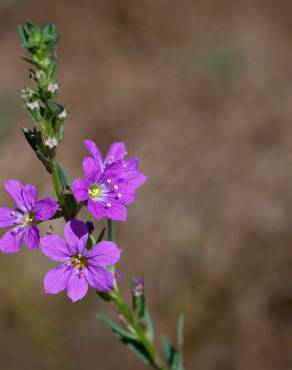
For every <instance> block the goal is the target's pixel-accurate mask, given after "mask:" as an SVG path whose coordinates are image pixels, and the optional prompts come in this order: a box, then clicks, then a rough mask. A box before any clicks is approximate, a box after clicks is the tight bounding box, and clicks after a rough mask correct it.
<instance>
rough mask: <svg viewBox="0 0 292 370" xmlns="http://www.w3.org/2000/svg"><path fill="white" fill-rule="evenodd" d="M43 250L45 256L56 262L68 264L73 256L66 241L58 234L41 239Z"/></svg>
mask: <svg viewBox="0 0 292 370" xmlns="http://www.w3.org/2000/svg"><path fill="white" fill-rule="evenodd" d="M41 250H42V251H43V253H44V255H46V256H47V257H49V258H50V259H51V260H54V261H61V262H66V261H68V260H69V259H70V256H71V255H72V254H71V251H70V250H69V249H68V246H67V243H66V241H65V240H64V239H62V238H60V237H59V236H58V235H56V234H50V235H46V236H44V237H43V238H41Z"/></svg>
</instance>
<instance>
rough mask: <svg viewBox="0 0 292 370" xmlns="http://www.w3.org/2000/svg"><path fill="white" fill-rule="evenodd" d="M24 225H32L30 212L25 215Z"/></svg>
mask: <svg viewBox="0 0 292 370" xmlns="http://www.w3.org/2000/svg"><path fill="white" fill-rule="evenodd" d="M24 218H25V224H33V223H34V214H33V213H32V212H30V213H25V215H24Z"/></svg>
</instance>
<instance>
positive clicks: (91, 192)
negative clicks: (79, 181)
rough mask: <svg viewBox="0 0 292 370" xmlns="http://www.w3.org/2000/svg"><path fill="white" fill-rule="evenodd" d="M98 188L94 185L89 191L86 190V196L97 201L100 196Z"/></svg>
mask: <svg viewBox="0 0 292 370" xmlns="http://www.w3.org/2000/svg"><path fill="white" fill-rule="evenodd" d="M100 191H101V189H100V187H99V186H98V185H96V184H94V185H91V186H90V188H89V190H88V195H89V197H90V198H91V199H97V198H98V197H99V195H100Z"/></svg>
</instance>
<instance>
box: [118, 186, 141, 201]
mask: <svg viewBox="0 0 292 370" xmlns="http://www.w3.org/2000/svg"><path fill="white" fill-rule="evenodd" d="M116 185H117V184H116ZM114 197H115V200H116V201H118V202H120V203H122V204H131V203H133V202H134V200H135V198H136V193H135V189H134V188H133V187H130V186H128V185H125V184H123V183H120V184H119V185H118V188H117V190H116V192H115V195H114Z"/></svg>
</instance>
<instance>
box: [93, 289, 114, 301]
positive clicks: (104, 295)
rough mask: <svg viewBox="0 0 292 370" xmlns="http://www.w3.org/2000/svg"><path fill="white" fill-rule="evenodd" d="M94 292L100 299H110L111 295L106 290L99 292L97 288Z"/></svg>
mask: <svg viewBox="0 0 292 370" xmlns="http://www.w3.org/2000/svg"><path fill="white" fill-rule="evenodd" d="M96 293H97V294H98V295H99V296H100V298H101V299H103V300H104V301H107V302H109V301H111V300H112V297H111V295H110V294H109V293H107V292H99V291H98V290H97V291H96Z"/></svg>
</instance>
